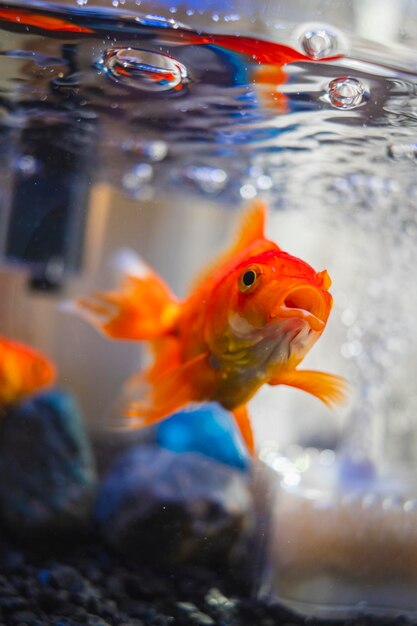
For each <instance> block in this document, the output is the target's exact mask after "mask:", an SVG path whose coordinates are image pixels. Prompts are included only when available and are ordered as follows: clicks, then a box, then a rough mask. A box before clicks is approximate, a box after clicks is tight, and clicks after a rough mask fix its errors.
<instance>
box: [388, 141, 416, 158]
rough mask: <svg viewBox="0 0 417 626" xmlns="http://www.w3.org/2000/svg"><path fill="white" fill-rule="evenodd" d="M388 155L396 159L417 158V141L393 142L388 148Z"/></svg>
mask: <svg viewBox="0 0 417 626" xmlns="http://www.w3.org/2000/svg"><path fill="white" fill-rule="evenodd" d="M387 152H388V156H389V157H391V158H392V159H395V160H396V161H399V160H401V159H411V160H414V159H417V142H416V143H393V144H390V145H389V146H388V148H387Z"/></svg>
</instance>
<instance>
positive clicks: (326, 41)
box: [301, 28, 338, 60]
mask: <svg viewBox="0 0 417 626" xmlns="http://www.w3.org/2000/svg"><path fill="white" fill-rule="evenodd" d="M301 45H302V48H303V50H304V52H305V53H306V55H307V56H309V57H310V58H311V59H315V60H317V59H324V58H326V57H330V56H333V55H335V54H337V53H338V39H337V35H336V33H335V32H333V31H331V30H329V29H326V28H315V29H311V30H310V29H309V30H307V31H306V32H304V33H303V35H302V36H301Z"/></svg>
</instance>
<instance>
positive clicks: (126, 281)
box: [66, 251, 180, 340]
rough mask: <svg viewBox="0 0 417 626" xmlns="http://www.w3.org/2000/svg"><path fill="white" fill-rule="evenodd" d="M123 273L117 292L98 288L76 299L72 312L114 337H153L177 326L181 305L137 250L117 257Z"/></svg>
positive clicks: (146, 338) (139, 338) (125, 252)
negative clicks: (140, 257) (136, 252)
mask: <svg viewBox="0 0 417 626" xmlns="http://www.w3.org/2000/svg"><path fill="white" fill-rule="evenodd" d="M117 266H118V269H119V270H121V271H122V272H123V277H122V280H121V283H120V287H119V289H118V290H116V291H107V292H105V291H104V292H103V291H97V292H94V293H92V294H90V295H88V296H86V297H82V298H78V299H77V300H75V302H74V305H73V306H72V307H66V310H69V309H70V308H71V309H72V311H74V312H76V313H78V314H79V315H81V316H82V317H84V318H86V319H87V320H88V321H89V322H91V323H92V324H93V325H94V326H96V327H97V328H98V329H99V330H101V331H102V332H103V333H104V334H105V335H106V336H107V337H110V338H112V339H131V340H151V339H154V338H157V337H160V336H163V335H164V334H167V333H169V332H170V331H171V330H172V329H173V327H174V326H175V322H176V320H177V317H178V313H179V309H180V304H179V302H178V300H177V299H176V298H175V296H174V295H173V294H172V292H171V291H170V289H169V287H168V286H167V285H166V283H165V282H164V281H163V280H162V278H160V277H159V276H158V275H157V274H156V273H155V272H153V271H152V270H151V268H150V267H148V266H147V265H146V264H145V263H143V261H141V260H140V259H139V257H137V256H136V255H135V254H134V253H133V252H130V251H123V252H122V253H121V254H120V255H119V256H118V259H117Z"/></svg>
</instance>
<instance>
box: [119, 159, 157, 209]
mask: <svg viewBox="0 0 417 626" xmlns="http://www.w3.org/2000/svg"><path fill="white" fill-rule="evenodd" d="M152 178H153V167H152V166H151V165H149V163H140V164H139V165H136V166H135V167H134V168H132V169H131V170H130V171H129V172H126V174H125V175H124V176H123V180H122V184H123V189H124V190H125V192H126V193H127V194H128V195H129V196H131V197H133V198H135V199H136V200H149V199H150V198H151V197H152V195H153V189H152V187H151V185H150V184H149V183H150V182H151V180H152Z"/></svg>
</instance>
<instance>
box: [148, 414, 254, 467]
mask: <svg viewBox="0 0 417 626" xmlns="http://www.w3.org/2000/svg"><path fill="white" fill-rule="evenodd" d="M156 441H157V443H158V445H160V446H161V447H162V448H168V449H169V450H172V451H173V452H200V453H201V454H204V455H206V456H208V457H210V458H213V459H215V460H216V461H220V462H221V463H225V464H226V465H231V466H232V467H237V468H238V469H242V470H247V469H248V467H249V465H250V458H249V455H248V452H247V450H246V447H245V445H244V443H243V440H242V438H241V436H240V433H239V432H238V429H237V427H236V424H235V421H234V419H233V417H232V415H231V413H229V411H226V410H225V409H223V408H222V407H221V406H220V405H219V404H217V403H215V402H208V403H206V404H204V405H203V406H201V407H199V408H198V409H195V410H187V411H181V412H179V413H175V414H174V415H172V416H171V417H169V418H168V419H166V420H163V421H162V422H161V423H160V424H158V426H157V429H156Z"/></svg>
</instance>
